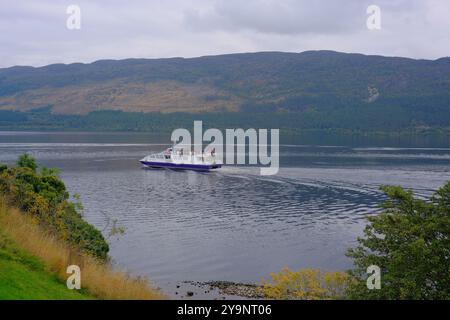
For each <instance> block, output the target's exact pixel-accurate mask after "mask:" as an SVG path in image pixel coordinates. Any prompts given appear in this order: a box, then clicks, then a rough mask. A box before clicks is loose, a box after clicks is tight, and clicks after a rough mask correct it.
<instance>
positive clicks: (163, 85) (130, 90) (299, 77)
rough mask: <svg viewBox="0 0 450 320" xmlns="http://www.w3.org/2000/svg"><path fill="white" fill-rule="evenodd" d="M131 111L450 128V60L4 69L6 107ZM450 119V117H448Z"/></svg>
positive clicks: (272, 57) (334, 58)
mask: <svg viewBox="0 0 450 320" xmlns="http://www.w3.org/2000/svg"><path fill="white" fill-rule="evenodd" d="M45 107H47V108H51V110H52V113H55V114H77V115H84V114H88V113H90V112H93V111H101V110H121V111H129V112H163V113H170V112H188V113H191V112H193V113H199V112H201V113H203V112H227V111H233V112H236V111H242V112H276V113H280V112H281V113H283V112H287V113H289V112H293V113H307V114H314V113H323V114H328V113H330V112H332V113H336V112H337V113H339V114H341V115H342V114H345V113H349V114H350V115H351V114H353V113H355V112H356V113H361V116H365V117H377V112H378V111H379V112H384V113H386V112H393V113H395V116H398V117H401V116H402V114H406V113H407V114H408V116H407V121H409V122H410V123H409V124H411V123H413V124H415V125H432V126H433V125H439V126H449V125H450V58H448V57H447V58H440V59H437V60H414V59H409V58H398V57H383V56H369V55H362V54H347V53H339V52H334V51H306V52H302V53H283V52H259V53H243V54H229V55H218V56H205V57H199V58H186V59H185V58H167V59H126V60H100V61H96V62H93V63H90V64H82V63H74V64H68V65H64V64H54V65H48V66H45V67H39V68H34V67H11V68H4V69H0V110H18V111H30V110H34V109H38V108H45ZM446 117H447V118H446Z"/></svg>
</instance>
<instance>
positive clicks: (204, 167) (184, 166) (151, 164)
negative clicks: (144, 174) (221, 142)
mask: <svg viewBox="0 0 450 320" xmlns="http://www.w3.org/2000/svg"><path fill="white" fill-rule="evenodd" d="M140 162H141V163H142V164H143V165H144V166H145V167H147V168H157V169H161V168H168V169H176V170H195V171H210V170H214V169H219V168H221V167H222V165H221V164H188V163H173V162H156V161H143V160H141V161H140Z"/></svg>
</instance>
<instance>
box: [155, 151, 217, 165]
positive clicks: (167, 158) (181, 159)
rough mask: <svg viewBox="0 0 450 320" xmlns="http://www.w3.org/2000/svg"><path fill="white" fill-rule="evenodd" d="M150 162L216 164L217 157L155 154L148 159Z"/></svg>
mask: <svg viewBox="0 0 450 320" xmlns="http://www.w3.org/2000/svg"><path fill="white" fill-rule="evenodd" d="M146 160H148V161H162V162H176V163H198V164H200V163H216V157H215V156H212V155H206V154H202V155H198V154H190V155H180V154H174V153H171V154H166V153H155V154H151V155H149V156H147V157H146Z"/></svg>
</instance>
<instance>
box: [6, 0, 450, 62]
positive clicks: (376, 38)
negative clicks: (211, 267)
mask: <svg viewBox="0 0 450 320" xmlns="http://www.w3.org/2000/svg"><path fill="white" fill-rule="evenodd" d="M372 3H374V4H377V5H379V6H380V7H381V9H382V30H380V31H376V32H371V31H369V30H367V28H366V26H365V21H366V18H367V15H366V8H367V6H368V5H369V4H372ZM70 4H78V5H79V6H80V7H81V11H82V29H81V30H79V31H70V30H67V29H66V27H65V25H66V18H67V15H66V12H65V11H66V7H67V6H68V5H70ZM449 17H450V1H448V0H339V1H328V0H327V1H325V0H316V1H312V0H309V1H306V0H245V1H244V0H241V1H237V0H171V1H164V0H150V1H147V0H134V1H125V0H124V1H121V0H110V1H101V0H36V1H27V0H2V2H1V4H0V47H1V50H0V67H8V66H11V65H17V64H19V65H44V64H49V63H60V62H63V63H71V62H91V61H94V60H98V59H122V58H130V57H143V58H157V57H173V56H184V57H193V56H201V55H210V54H222V53H235V52H249V51H272V50H276V51H295V52H300V51H304V50H318V49H329V50H337V51H345V52H361V53H366V54H382V55H399V56H408V57H414V58H438V57H441V56H448V55H449V53H450V33H449V32H448V30H450V19H449Z"/></svg>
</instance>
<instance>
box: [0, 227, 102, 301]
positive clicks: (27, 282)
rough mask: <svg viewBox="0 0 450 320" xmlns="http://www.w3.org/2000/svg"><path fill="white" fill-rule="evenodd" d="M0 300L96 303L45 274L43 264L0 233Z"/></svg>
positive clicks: (52, 275) (47, 273) (90, 297)
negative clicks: (82, 301) (85, 300)
mask: <svg viewBox="0 0 450 320" xmlns="http://www.w3.org/2000/svg"><path fill="white" fill-rule="evenodd" d="M0 299H8V300H37V299H39V300H40V299H51V300H72V299H76V300H82V299H93V297H92V296H90V295H89V294H88V293H86V292H85V291H81V292H80V291H75V290H68V289H67V287H66V286H65V285H64V284H63V283H61V281H59V280H58V278H57V277H56V276H55V275H54V274H51V273H49V272H47V271H46V270H45V265H44V264H43V262H42V261H41V260H39V259H37V258H35V257H33V256H31V255H29V254H27V253H26V252H24V251H23V250H20V249H19V248H18V247H17V246H16V245H15V243H13V242H12V241H11V240H10V239H8V238H7V237H6V236H5V235H4V234H2V233H0Z"/></svg>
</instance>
